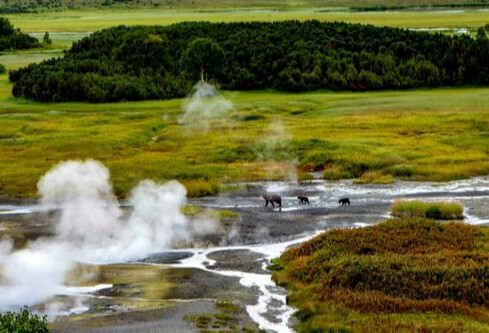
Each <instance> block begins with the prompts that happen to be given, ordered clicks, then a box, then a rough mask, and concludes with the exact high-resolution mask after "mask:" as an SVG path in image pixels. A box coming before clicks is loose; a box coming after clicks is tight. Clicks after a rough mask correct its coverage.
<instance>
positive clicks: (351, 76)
mask: <svg viewBox="0 0 489 333" xmlns="http://www.w3.org/2000/svg"><path fill="white" fill-rule="evenodd" d="M488 59H489V39H488V38H487V34H486V29H485V28H480V29H479V30H478V33H477V38H475V39H474V38H471V37H469V36H467V35H461V36H453V37H452V36H447V35H441V34H430V33H425V32H415V31H410V30H405V29H397V28H388V27H382V28H378V27H374V26H371V25H360V24H347V23H339V22H335V23H321V22H318V21H306V22H299V21H286V22H274V23H259V22H254V23H207V22H201V23H196V22H187V23H181V24H175V25H171V26H147V27H143V26H136V27H126V26H118V27H115V28H110V29H106V30H103V31H100V32H96V33H94V34H93V35H91V36H90V37H86V38H84V39H82V40H80V41H79V42H76V43H74V45H73V47H72V48H71V50H69V52H68V53H67V54H66V55H65V56H64V57H63V58H59V59H52V60H48V61H44V62H42V63H40V64H32V65H30V66H28V67H27V68H23V69H20V70H18V71H14V72H12V73H11V75H10V79H11V81H12V82H14V83H15V84H14V87H13V95H14V96H17V97H26V98H28V99H33V100H37V101H54V102H59V101H89V102H115V101H122V100H147V99H170V98H175V97H182V96H185V95H187V94H188V93H189V91H190V90H191V87H192V86H193V85H194V84H195V82H197V81H198V80H199V79H200V78H201V76H204V78H206V79H207V80H209V81H211V82H214V83H217V84H219V85H220V86H221V87H222V88H224V89H228V90H254V89H270V88H271V89H276V90H280V91H292V92H301V91H311V90H318V89H333V90H353V91H355V90H359V91H365V90H381V89H406V88H415V87H436V86H456V85H464V84H483V85H484V84H487V83H488V82H489V75H487V73H489V60H488Z"/></svg>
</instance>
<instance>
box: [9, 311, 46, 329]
mask: <svg viewBox="0 0 489 333" xmlns="http://www.w3.org/2000/svg"><path fill="white" fill-rule="evenodd" d="M46 319H47V318H46V316H44V317H42V318H41V317H39V316H38V315H35V314H31V313H30V312H29V310H28V309H27V307H23V308H22V309H20V311H19V312H16V313H15V312H6V313H4V314H0V332H1V333H11V332H12V333H13V332H15V333H31V332H36V333H45V332H49V329H48V325H47V322H46Z"/></svg>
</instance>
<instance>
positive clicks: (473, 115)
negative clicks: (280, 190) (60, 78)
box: [0, 75, 489, 197]
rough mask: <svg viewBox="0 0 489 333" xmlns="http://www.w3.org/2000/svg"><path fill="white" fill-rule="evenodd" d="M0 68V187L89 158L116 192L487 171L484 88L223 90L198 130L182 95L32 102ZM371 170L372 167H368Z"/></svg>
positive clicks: (22, 187) (25, 187) (25, 191)
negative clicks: (312, 176)
mask: <svg viewBox="0 0 489 333" xmlns="http://www.w3.org/2000/svg"><path fill="white" fill-rule="evenodd" d="M10 89H11V85H10V84H9V83H8V81H7V78H6V75H3V76H1V77H0V156H2V159H1V164H0V166H1V167H0V194H1V195H9V196H14V197H26V196H34V195H35V194H36V183H37V181H38V179H39V177H40V176H42V175H43V174H44V173H45V172H46V171H47V170H49V169H50V168H51V167H52V166H53V165H55V164H56V163H58V162H60V161H64V160H69V159H87V158H93V159H97V160H100V161H102V162H103V163H104V164H105V165H107V166H108V167H109V169H110V170H111V172H112V177H113V182H114V185H115V189H116V192H117V194H118V195H119V196H124V195H126V194H127V192H128V191H129V190H130V189H131V188H132V187H133V186H134V185H136V183H137V182H139V181H140V180H141V179H144V178H151V179H154V180H165V179H173V178H176V179H179V180H181V181H183V182H184V183H187V184H189V186H190V187H191V188H192V190H191V191H190V192H191V195H202V194H205V193H215V190H216V184H217V183H218V182H222V183H226V182H231V181H243V180H248V181H249V180H272V179H280V178H288V177H289V176H290V174H291V172H292V171H293V170H295V166H298V168H299V177H301V178H302V174H301V172H303V171H308V170H312V169H314V168H323V167H324V168H325V171H324V176H325V177H326V178H328V179H334V178H360V179H364V178H367V179H368V181H371V182H375V181H376V180H377V179H380V180H382V179H384V178H385V177H387V178H388V179H391V178H400V179H410V180H435V181H445V180H451V179H460V178H466V177H471V176H476V175H484V174H488V173H489V159H488V153H489V148H488V147H489V146H488V144H487V143H488V136H489V120H488V119H489V118H488V115H489V107H488V105H489V89H488V88H458V89H456V88H452V89H433V90H416V91H384V92H369V93H350V92H339V93H338V92H313V93H303V94H288V93H278V92H272V91H256V92H225V93H224V96H225V97H226V98H227V99H229V100H230V101H231V102H232V103H233V105H234V108H233V109H232V110H231V111H229V112H228V113H227V114H225V115H222V116H221V117H220V118H217V119H214V120H212V121H211V122H210V123H209V124H207V125H209V130H208V131H205V130H203V128H200V127H199V126H195V125H192V126H184V125H182V124H180V123H179V121H178V120H179V118H180V117H181V116H182V113H183V111H182V104H183V101H182V100H168V101H145V102H130V103H129V102H126V103H114V104H86V103H60V104H49V103H46V104H42V103H36V102H31V101H26V100H23V99H14V98H12V97H10ZM372 175H373V176H372Z"/></svg>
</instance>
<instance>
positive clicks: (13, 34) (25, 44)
mask: <svg viewBox="0 0 489 333" xmlns="http://www.w3.org/2000/svg"><path fill="white" fill-rule="evenodd" d="M40 46H41V44H40V43H39V41H38V40H37V38H34V37H31V36H29V35H27V34H24V33H22V32H21V31H20V30H19V29H16V28H14V26H13V25H12V23H10V21H9V20H8V19H6V18H4V17H0V51H5V50H24V49H30V48H34V47H40Z"/></svg>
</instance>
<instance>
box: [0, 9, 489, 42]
mask: <svg viewBox="0 0 489 333" xmlns="http://www.w3.org/2000/svg"><path fill="white" fill-rule="evenodd" d="M322 10H324V8H295V9H288V10H280V11H250V10H246V9H245V10H231V11H218V10H215V11H201V10H191V9H184V10H178V9H172V10H168V9H158V8H152V9H148V8H142V9H124V8H111V9H93V10H90V9H83V10H66V11H59V12H41V13H29V14H4V15H3V16H5V17H7V18H8V19H9V20H10V21H11V22H12V23H13V24H14V25H15V26H16V27H19V28H20V29H21V30H23V31H25V32H30V33H31V32H44V31H50V32H54V31H58V32H87V31H90V32H91V31H96V30H100V29H103V28H107V27H111V26H114V25H120V24H125V25H137V24H144V25H155V24H158V25H168V24H172V23H178V22H183V21H211V22H232V21H283V20H312V19H315V20H320V21H346V22H355V23H365V24H374V25H378V26H394V27H402V28H472V29H473V28H477V27H480V26H483V25H485V24H487V23H489V12H488V11H481V10H475V9H474V10H462V11H454V10H448V11H443V10H440V11H394V12H348V11H322ZM73 38H74V37H73Z"/></svg>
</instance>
